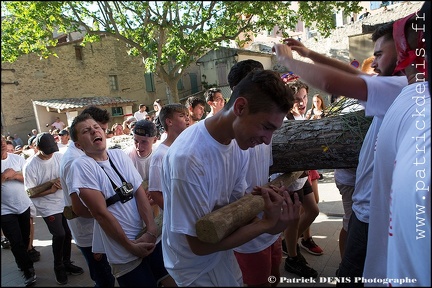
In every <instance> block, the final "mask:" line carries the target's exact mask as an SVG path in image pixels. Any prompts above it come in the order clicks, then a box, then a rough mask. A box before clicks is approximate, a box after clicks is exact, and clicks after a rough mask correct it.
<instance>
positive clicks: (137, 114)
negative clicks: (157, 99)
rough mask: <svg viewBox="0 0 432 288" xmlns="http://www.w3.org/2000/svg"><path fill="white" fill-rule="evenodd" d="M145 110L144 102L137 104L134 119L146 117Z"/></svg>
mask: <svg viewBox="0 0 432 288" xmlns="http://www.w3.org/2000/svg"><path fill="white" fill-rule="evenodd" d="M146 110H147V107H146V105H145V104H140V105H139V109H138V111H136V112H135V113H134V117H135V119H136V121H139V120H143V119H146V116H147V115H148V113H147V111H146Z"/></svg>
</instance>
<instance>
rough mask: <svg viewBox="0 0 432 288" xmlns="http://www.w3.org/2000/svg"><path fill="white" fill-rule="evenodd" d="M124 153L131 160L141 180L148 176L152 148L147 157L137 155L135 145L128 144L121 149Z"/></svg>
mask: <svg viewBox="0 0 432 288" xmlns="http://www.w3.org/2000/svg"><path fill="white" fill-rule="evenodd" d="M123 151H124V152H125V153H126V155H128V156H129V158H130V159H131V160H132V162H133V164H134V166H135V168H136V169H137V170H138V172H139V174H140V175H141V177H142V179H143V180H148V178H149V168H150V161H151V159H152V156H153V150H152V152H151V153H150V154H149V155H148V156H147V157H139V156H138V154H137V152H136V148H135V145H132V146H129V147H127V148H125V149H124V150H123Z"/></svg>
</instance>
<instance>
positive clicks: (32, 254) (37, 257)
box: [27, 247, 40, 262]
mask: <svg viewBox="0 0 432 288" xmlns="http://www.w3.org/2000/svg"><path fill="white" fill-rule="evenodd" d="M27 253H28V254H29V256H30V259H31V260H32V261H33V262H38V261H39V260H40V252H39V251H37V250H36V249H35V248H34V247H33V248H32V249H31V250H29V251H27Z"/></svg>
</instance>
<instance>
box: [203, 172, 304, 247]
mask: <svg viewBox="0 0 432 288" xmlns="http://www.w3.org/2000/svg"><path fill="white" fill-rule="evenodd" d="M302 173H303V171H299V172H291V173H285V174H282V175H281V176H279V177H277V178H276V179H274V180H273V181H271V182H269V183H267V184H266V185H265V186H264V187H270V185H275V186H279V184H281V183H282V184H283V186H285V187H288V186H289V185H290V184H291V183H292V182H294V181H295V180H296V179H297V178H298V177H299V176H300V175H301V174H302ZM263 210H264V199H263V198H262V196H260V195H252V194H248V195H246V196H244V197H242V198H240V199H239V200H237V201H235V202H233V203H231V204H229V205H226V206H224V207H222V208H219V209H217V210H215V211H213V212H211V213H209V214H207V215H205V216H203V217H201V218H200V219H199V220H198V221H197V223H196V224H195V229H196V233H197V237H198V239H199V240H201V241H203V242H206V243H218V242H220V241H221V240H222V239H224V238H225V237H227V236H228V235H230V234H231V233H232V232H234V231H235V230H237V229H238V228H240V227H242V226H244V225H246V224H247V223H249V222H250V221H252V220H253V219H254V218H255V217H256V216H257V215H258V213H260V212H261V211H263Z"/></svg>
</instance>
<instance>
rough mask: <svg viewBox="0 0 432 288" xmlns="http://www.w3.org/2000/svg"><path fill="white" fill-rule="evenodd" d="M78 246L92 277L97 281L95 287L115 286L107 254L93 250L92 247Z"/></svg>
mask: <svg viewBox="0 0 432 288" xmlns="http://www.w3.org/2000/svg"><path fill="white" fill-rule="evenodd" d="M77 247H78V248H79V249H80V250H81V253H82V254H83V255H84V258H85V260H86V262H87V265H88V267H89V271H90V278H91V279H92V280H93V281H94V282H95V286H94V287H114V285H115V278H114V276H113V275H112V273H111V266H110V265H109V263H108V260H107V257H106V255H105V254H101V253H97V254H94V253H93V252H92V247H91V246H90V247H80V246H78V245H77Z"/></svg>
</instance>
